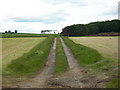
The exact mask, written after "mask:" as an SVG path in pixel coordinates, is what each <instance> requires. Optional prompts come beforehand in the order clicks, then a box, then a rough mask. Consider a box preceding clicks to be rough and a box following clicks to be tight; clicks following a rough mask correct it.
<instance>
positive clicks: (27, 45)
mask: <svg viewBox="0 0 120 90" xmlns="http://www.w3.org/2000/svg"><path fill="white" fill-rule="evenodd" d="M44 39H45V37H41V38H3V39H2V66H3V68H5V67H6V66H7V65H8V64H9V63H10V62H11V61H12V60H14V59H16V58H18V57H20V56H22V55H23V54H24V53H27V52H29V51H30V50H31V49H32V48H33V47H34V46H36V45H37V44H38V43H39V42H42V41H43V40H44Z"/></svg>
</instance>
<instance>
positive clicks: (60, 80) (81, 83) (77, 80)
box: [48, 38, 100, 88]
mask: <svg viewBox="0 0 120 90" xmlns="http://www.w3.org/2000/svg"><path fill="white" fill-rule="evenodd" d="M60 39H61V43H62V46H63V48H64V52H65V54H66V57H67V60H68V64H69V70H68V71H67V72H66V73H64V74H63V75H61V76H58V77H56V78H53V79H51V80H50V81H48V84H49V85H51V87H59V88H97V87H100V85H98V83H99V82H100V81H99V80H98V79H97V77H96V76H94V75H90V74H88V73H87V72H86V71H85V70H84V69H83V68H81V67H80V65H79V64H78V62H77V60H76V58H75V57H74V55H73V54H72V52H71V50H70V48H69V47H68V46H67V45H66V44H65V43H64V41H63V40H62V38H60ZM99 84H100V83H99Z"/></svg>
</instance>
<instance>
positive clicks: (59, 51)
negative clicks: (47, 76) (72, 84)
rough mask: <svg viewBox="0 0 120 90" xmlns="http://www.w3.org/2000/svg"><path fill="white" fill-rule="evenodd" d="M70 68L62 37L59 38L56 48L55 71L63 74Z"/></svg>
mask: <svg viewBox="0 0 120 90" xmlns="http://www.w3.org/2000/svg"><path fill="white" fill-rule="evenodd" d="M67 69H68V62H67V57H66V55H65V53H64V50H63V47H62V43H61V41H60V38H59V37H58V38H57V48H56V65H55V72H56V74H57V75H61V74H63V73H64V72H65V71H67Z"/></svg>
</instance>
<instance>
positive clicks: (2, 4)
mask: <svg viewBox="0 0 120 90" xmlns="http://www.w3.org/2000/svg"><path fill="white" fill-rule="evenodd" d="M118 2H119V0H0V31H1V32H3V31H5V30H12V31H14V30H15V29H16V30H18V32H25V33H26V32H28V33H40V31H41V30H46V29H48V30H51V29H54V30H58V31H59V32H60V31H61V30H62V28H64V27H65V26H68V25H72V24H86V23H89V22H94V21H104V20H112V19H117V18H118Z"/></svg>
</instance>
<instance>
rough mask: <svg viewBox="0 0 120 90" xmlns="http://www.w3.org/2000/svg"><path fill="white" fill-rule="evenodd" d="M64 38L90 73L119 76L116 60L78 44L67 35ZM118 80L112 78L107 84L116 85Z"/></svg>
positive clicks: (81, 64) (79, 61)
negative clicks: (113, 60)
mask: <svg viewBox="0 0 120 90" xmlns="http://www.w3.org/2000/svg"><path fill="white" fill-rule="evenodd" d="M63 40H64V42H65V43H66V44H67V46H69V47H70V48H71V50H72V52H73V54H74V56H75V57H76V59H77V60H78V63H79V64H80V66H82V67H84V68H86V69H87V70H88V72H89V73H92V74H94V75H98V76H102V77H105V75H104V74H106V75H107V76H108V77H112V76H117V74H118V68H117V65H116V64H115V62H112V61H111V60H107V59H106V58H104V57H102V56H101V55H100V54H99V53H98V52H97V51H96V50H95V49H92V48H89V47H86V46H83V45H80V44H76V43H74V42H73V41H72V40H70V39H68V38H67V37H63ZM117 80H118V79H116V80H112V81H110V82H109V83H107V84H106V85H105V86H108V87H109V86H111V87H116V86H117V83H118V81H117ZM111 84H112V85H111ZM116 88H117V87H116Z"/></svg>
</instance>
